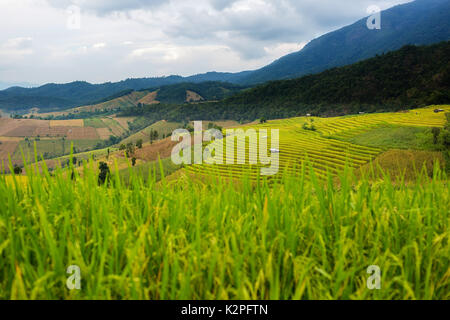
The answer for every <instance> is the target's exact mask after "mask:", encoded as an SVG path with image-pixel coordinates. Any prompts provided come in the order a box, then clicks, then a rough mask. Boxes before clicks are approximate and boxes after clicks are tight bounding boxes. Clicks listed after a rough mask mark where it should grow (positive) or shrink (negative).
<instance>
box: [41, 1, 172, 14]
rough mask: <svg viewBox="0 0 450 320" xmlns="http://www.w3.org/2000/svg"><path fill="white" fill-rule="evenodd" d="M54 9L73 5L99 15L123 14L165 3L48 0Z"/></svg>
mask: <svg viewBox="0 0 450 320" xmlns="http://www.w3.org/2000/svg"><path fill="white" fill-rule="evenodd" d="M48 3H49V4H50V5H51V6H53V7H55V8H63V9H65V8H68V7H69V6H72V5H75V6H78V7H80V9H81V10H84V11H89V12H93V13H96V14H100V15H105V14H109V13H112V12H123V11H128V10H136V9H151V8H155V7H158V6H160V5H162V4H164V3H167V1H164V0H126V1H125V0H48Z"/></svg>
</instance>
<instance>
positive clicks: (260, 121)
mask: <svg viewBox="0 0 450 320" xmlns="http://www.w3.org/2000/svg"><path fill="white" fill-rule="evenodd" d="M266 122H267V120H266V118H265V117H262V118H261V119H260V120H259V123H266Z"/></svg>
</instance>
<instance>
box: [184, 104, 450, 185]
mask: <svg viewBox="0 0 450 320" xmlns="http://www.w3.org/2000/svg"><path fill="white" fill-rule="evenodd" d="M439 108H441V109H443V110H444V112H439V113H435V112H434V110H435V109H436V107H429V108H423V109H417V110H412V111H410V112H402V113H384V114H364V115H358V116H348V117H339V118H311V117H309V118H307V117H300V118H291V119H285V120H276V121H270V122H268V123H265V124H259V125H253V126H248V127H242V128H241V129H243V130H247V129H256V130H257V131H258V130H261V129H266V130H267V132H268V134H267V136H264V135H262V134H260V135H259V143H261V141H262V139H267V141H268V146H269V147H268V149H271V147H270V146H271V140H272V139H271V135H270V130H271V129H279V150H278V149H277V150H271V151H272V156H273V155H274V154H275V153H279V165H280V168H279V171H278V172H279V174H278V175H275V176H273V177H272V178H276V177H278V176H280V173H283V172H285V171H287V172H289V173H290V174H299V173H301V168H302V166H303V165H304V164H305V162H306V161H308V162H309V163H310V164H311V165H312V167H313V168H314V169H315V170H314V171H315V173H316V175H317V176H318V177H319V178H325V177H326V176H327V172H331V173H333V174H338V173H339V172H342V170H343V169H344V168H345V167H346V166H349V167H352V168H359V167H361V166H363V165H365V164H367V163H369V162H370V161H372V160H373V159H375V158H376V157H377V156H379V155H380V154H381V153H382V152H383V151H385V150H383V149H382V148H376V147H368V146H362V145H357V144H352V143H349V142H345V141H342V140H341V139H339V140H338V139H336V138H342V137H352V136H355V135H357V134H361V133H364V132H367V131H369V130H371V129H373V128H376V127H378V126H382V125H387V124H390V125H399V126H401V125H404V126H417V127H443V126H444V124H445V112H449V111H450V106H444V107H442V106H439ZM305 124H306V125H305ZM305 127H306V128H307V129H305ZM312 128H313V130H311V129H312ZM238 136H239V135H238ZM235 138H236V136H231V137H226V138H225V139H224V140H223V145H224V148H223V157H224V159H223V163H224V164H198V165H192V166H188V167H187V168H186V170H187V171H188V172H190V173H193V174H200V175H208V174H210V173H216V174H217V175H220V176H225V177H230V178H238V177H241V176H242V175H244V174H248V175H249V177H250V178H251V179H253V180H254V179H257V178H258V175H259V173H260V169H261V167H264V166H263V165H262V164H257V165H250V162H249V157H250V156H252V155H253V156H254V157H256V155H255V154H254V153H255V151H254V150H251V148H250V147H249V142H248V139H247V143H246V145H245V146H244V145H243V144H241V145H240V146H238V144H237V143H236V141H235ZM233 141H234V143H235V150H236V154H235V160H236V159H237V158H238V156H243V155H245V163H244V164H233V165H229V164H227V159H226V150H227V145H229V144H232V143H233ZM208 148H210V149H211V150H212V149H217V150H219V151H217V150H216V152H219V153H220V148H218V144H217V142H213V143H212V144H211V145H210V146H209V147H208ZM272 149H274V148H272ZM213 156H214V155H213ZM269 156H270V155H269ZM228 160H230V159H228ZM236 162H237V161H235V163H236ZM258 163H260V161H258ZM307 171H308V170H307Z"/></svg>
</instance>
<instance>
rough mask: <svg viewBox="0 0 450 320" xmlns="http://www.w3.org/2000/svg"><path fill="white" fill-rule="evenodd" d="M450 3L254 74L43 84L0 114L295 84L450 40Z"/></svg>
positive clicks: (426, 0) (2, 94) (394, 14)
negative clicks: (199, 89)
mask: <svg viewBox="0 0 450 320" xmlns="http://www.w3.org/2000/svg"><path fill="white" fill-rule="evenodd" d="M449 13H450V1H449V0H416V1H414V2H411V3H407V4H403V5H399V6H396V7H393V8H391V9H388V10H385V11H383V12H382V13H381V30H369V29H368V28H367V25H366V22H367V18H366V19H361V20H360V21H358V22H356V23H354V24H352V25H350V26H347V27H344V28H342V29H339V30H337V31H334V32H331V33H328V34H326V35H324V36H322V37H319V38H317V39H315V40H313V41H311V42H310V43H309V44H308V45H306V46H305V47H304V48H303V49H302V50H301V51H299V52H296V53H292V54H290V55H287V56H285V57H282V58H281V59H279V60H277V61H275V62H273V63H272V64H270V65H268V66H266V67H264V68H262V69H259V70H255V71H244V72H240V73H220V72H209V73H205V74H198V75H194V76H190V77H180V76H169V77H162V78H143V79H127V80H125V81H121V82H117V83H104V84H90V83H87V82H73V83H69V84H47V85H44V86H42V87H39V88H32V89H24V88H16V87H15V88H9V89H7V90H4V91H0V109H5V110H16V111H17V110H20V109H30V108H33V107H37V108H40V109H41V111H52V110H60V109H68V108H71V107H76V106H81V105H87V104H92V103H93V102H95V101H98V100H102V99H104V98H105V97H109V96H113V95H116V94H118V93H120V92H122V91H125V90H142V89H147V88H159V87H162V86H165V85H171V84H179V83H183V82H189V83H200V82H204V81H222V82H230V83H235V84H241V85H255V84H261V83H264V82H266V81H272V80H280V79H293V78H296V77H300V76H303V75H307V74H314V73H318V72H322V71H324V70H327V69H329V68H334V67H339V66H344V65H348V64H352V63H355V62H358V61H362V60H364V59H367V58H371V57H374V56H376V55H377V54H383V53H384V52H389V51H392V50H397V49H399V48H401V47H402V46H404V45H408V44H413V45H427V44H433V43H437V42H440V41H448V40H450V14H449Z"/></svg>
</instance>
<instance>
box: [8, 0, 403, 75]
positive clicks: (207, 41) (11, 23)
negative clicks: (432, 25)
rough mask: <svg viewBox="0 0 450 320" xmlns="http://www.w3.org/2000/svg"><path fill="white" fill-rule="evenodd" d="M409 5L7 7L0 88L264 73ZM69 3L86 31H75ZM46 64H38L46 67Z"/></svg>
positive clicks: (97, 0) (186, 0)
mask: <svg viewBox="0 0 450 320" xmlns="http://www.w3.org/2000/svg"><path fill="white" fill-rule="evenodd" d="M404 2H408V0H347V1H345V3H344V2H342V1H335V0H321V1H318V0H171V1H162V0H156V1H153V0H127V1H126V0H89V1H88V0H1V1H0V30H2V32H1V33H0V57H1V59H0V80H3V81H8V82H23V81H27V82H35V83H44V82H68V81H73V80H87V81H91V82H105V81H118V80H121V79H124V78H128V77H144V76H145V77H148V76H158V75H164V74H165V75H169V74H180V75H190V74H196V73H201V72H207V71H231V72H235V71H242V70H249V69H256V68H259V67H262V66H264V65H266V64H268V63H270V62H272V61H273V60H275V59H278V58H279V57H281V56H283V55H285V54H287V53H291V52H294V51H297V50H299V49H301V48H302V46H303V45H304V44H305V43H306V42H308V41H310V40H311V39H312V38H314V37H316V36H318V35H321V34H324V33H326V32H328V31H331V30H334V29H337V28H338V27H341V26H344V25H346V24H349V23H352V22H354V21H356V20H357V19H359V18H362V17H363V16H365V15H366V8H367V7H368V6H369V5H371V4H376V5H378V6H380V7H381V8H382V9H385V8H387V7H389V6H392V5H394V4H398V3H404ZM69 5H77V6H79V8H80V13H81V19H80V22H81V24H80V28H79V29H77V28H75V29H70V28H67V25H68V23H67V21H68V19H69V18H70V16H69V15H68V12H67V10H66V9H67V7H68V6H69ZM37 62H38V63H37Z"/></svg>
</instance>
